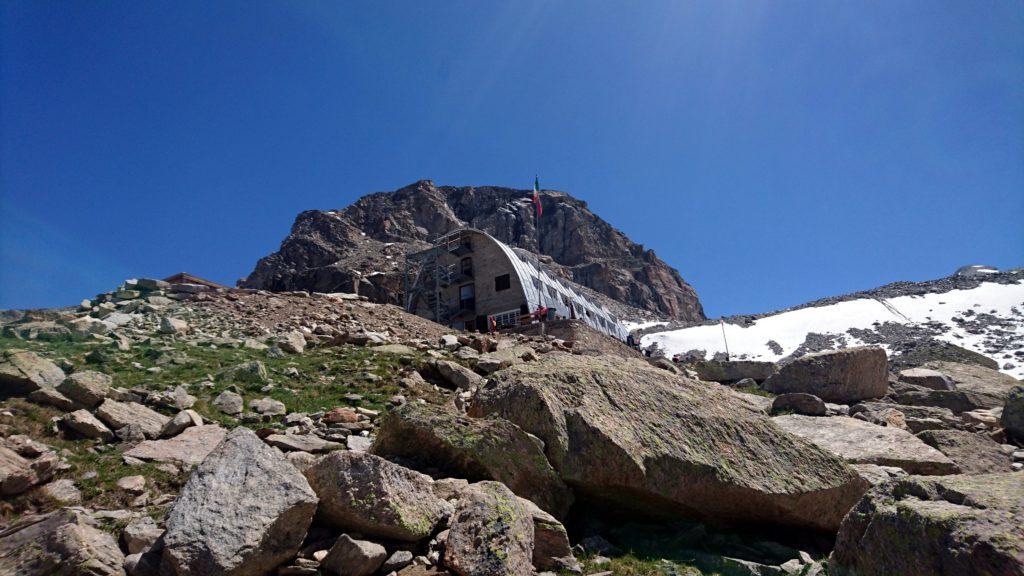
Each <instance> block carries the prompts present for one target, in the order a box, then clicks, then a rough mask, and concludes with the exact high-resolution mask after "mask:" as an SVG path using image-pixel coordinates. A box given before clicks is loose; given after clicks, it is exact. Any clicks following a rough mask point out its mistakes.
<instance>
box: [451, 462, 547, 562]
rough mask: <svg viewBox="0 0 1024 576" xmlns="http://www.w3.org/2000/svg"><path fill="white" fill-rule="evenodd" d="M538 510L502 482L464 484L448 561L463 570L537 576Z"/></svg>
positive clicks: (456, 508) (453, 526) (453, 521)
mask: <svg viewBox="0 0 1024 576" xmlns="http://www.w3.org/2000/svg"><path fill="white" fill-rule="evenodd" d="M533 539H534V527H533V515H532V514H531V513H530V511H529V509H527V507H526V506H524V505H523V503H522V502H520V500H519V498H517V497H516V495H515V494H513V493H512V491H511V490H509V489H508V487H506V486H505V485H504V484H501V483H500V482H491V481H485V482H479V483H477V484H473V485H471V486H469V487H468V488H466V489H465V490H463V492H462V497H461V498H459V502H458V504H456V507H455V513H454V514H453V515H452V519H451V529H450V530H449V531H448V540H447V542H446V543H445V548H444V565H445V566H446V567H447V568H448V569H449V570H451V571H452V572H454V573H455V574H458V575H459V576H531V575H532V574H534V571H533Z"/></svg>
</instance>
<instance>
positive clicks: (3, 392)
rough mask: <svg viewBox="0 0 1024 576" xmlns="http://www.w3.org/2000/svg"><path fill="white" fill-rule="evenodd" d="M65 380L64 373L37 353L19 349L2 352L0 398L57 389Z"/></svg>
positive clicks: (0, 353)
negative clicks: (43, 389) (44, 389)
mask: <svg viewBox="0 0 1024 576" xmlns="http://www.w3.org/2000/svg"><path fill="white" fill-rule="evenodd" d="M63 380H64V371H63V370H61V369H60V367H58V366H57V365H56V364H54V363H53V362H50V361H49V360H47V359H46V358H42V357H40V356H38V355H37V354H36V353H35V352H29V351H28V350H17V349H15V350H4V351H2V352H0V398H2V397H5V396H19V395H27V394H31V393H32V392H35V391H36V390H39V389H41V388H55V387H56V386H57V385H58V384H60V383H61V381H63Z"/></svg>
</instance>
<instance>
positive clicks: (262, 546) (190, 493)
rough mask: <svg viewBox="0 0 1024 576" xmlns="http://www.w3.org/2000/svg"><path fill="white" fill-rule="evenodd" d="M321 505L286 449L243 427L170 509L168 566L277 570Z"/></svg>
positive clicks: (191, 575)
mask: <svg viewBox="0 0 1024 576" xmlns="http://www.w3.org/2000/svg"><path fill="white" fill-rule="evenodd" d="M316 506H317V497H316V494H314V493H313V491H312V490H311V489H310V487H309V484H308V483H307V482H306V479H305V478H304V477H303V476H302V474H301V473H299V471H298V470H296V469H295V467H294V466H292V465H291V464H290V463H289V462H288V460H286V459H285V457H284V456H283V455H282V454H281V452H279V451H278V450H277V449H275V448H272V447H270V446H267V445H266V444H264V443H263V441H262V440H260V439H259V438H258V437H257V436H256V434H255V433H253V432H252V431H251V430H248V429H246V428H235V429H234V430H232V431H231V432H230V433H229V434H228V435H227V436H226V437H225V438H224V441H223V442H221V443H220V445H218V446H217V448H216V449H215V450H214V451H213V452H211V453H210V455H209V456H207V457H206V460H203V463H202V464H200V465H199V467H197V468H196V469H195V471H194V472H193V473H192V476H191V477H190V478H189V480H188V483H186V484H185V487H184V488H183V489H182V491H181V494H180V495H179V496H178V499H177V500H176V501H175V503H174V507H173V508H172V509H171V511H170V513H169V514H168V516H167V532H166V533H165V534H164V553H163V557H164V563H165V564H166V565H167V566H168V567H169V568H170V569H171V570H172V571H173V573H174V574H176V575H177V576H186V575H188V576H200V575H203V576H207V575H218V574H224V575H227V574H246V575H254V576H262V575H264V574H272V573H274V572H275V571H276V569H277V566H278V565H279V564H281V563H282V562H285V561H286V560H289V559H290V558H292V557H294V556H295V554H296V553H297V552H298V550H299V547H300V546H301V544H302V541H303V539H304V538H305V536H306V531H307V529H308V528H309V525H310V523H311V522H312V521H313V514H314V512H315V511H316Z"/></svg>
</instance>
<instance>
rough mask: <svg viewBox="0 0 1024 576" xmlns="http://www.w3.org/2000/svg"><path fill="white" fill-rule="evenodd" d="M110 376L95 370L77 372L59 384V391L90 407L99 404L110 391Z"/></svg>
mask: <svg viewBox="0 0 1024 576" xmlns="http://www.w3.org/2000/svg"><path fill="white" fill-rule="evenodd" d="M111 382H112V379H111V378H110V376H108V375H106V374H104V373H102V372H96V371H94V370H84V371H82V372H75V373H74V374H72V375H70V376H68V377H67V378H65V379H64V381H63V382H61V383H60V385H58V386H57V391H58V392H60V393H61V394H63V395H64V396H67V397H68V398H70V399H71V400H74V401H75V402H77V403H79V404H81V405H82V406H85V407H86V408H89V409H90V410H91V409H93V408H95V407H97V406H99V405H100V403H101V402H103V399H104V398H106V397H107V394H109V393H110V383H111Z"/></svg>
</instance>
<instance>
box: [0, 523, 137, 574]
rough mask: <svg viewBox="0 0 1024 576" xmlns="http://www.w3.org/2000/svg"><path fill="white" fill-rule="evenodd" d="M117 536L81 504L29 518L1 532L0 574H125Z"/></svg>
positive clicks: (122, 555)
mask: <svg viewBox="0 0 1024 576" xmlns="http://www.w3.org/2000/svg"><path fill="white" fill-rule="evenodd" d="M123 563H124V554H122V553H121V549H120V548H118V546H117V542H116V541H115V540H114V537H113V536H111V535H110V534H109V533H107V532H105V531H103V530H101V529H100V528H99V527H98V526H97V525H96V522H95V521H94V520H93V519H92V518H90V517H89V515H88V514H86V513H85V510H83V509H81V508H62V509H60V510H57V511H56V512H51V513H49V514H46V515H44V516H36V517H30V518H26V519H24V520H22V521H20V522H18V523H17V524H15V525H13V526H10V527H8V528H5V529H4V530H3V531H2V532H0V574H11V575H12V576H42V575H44V574H45V575H50V574H60V575H63V576H124V569H123V568H122V564H123Z"/></svg>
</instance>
